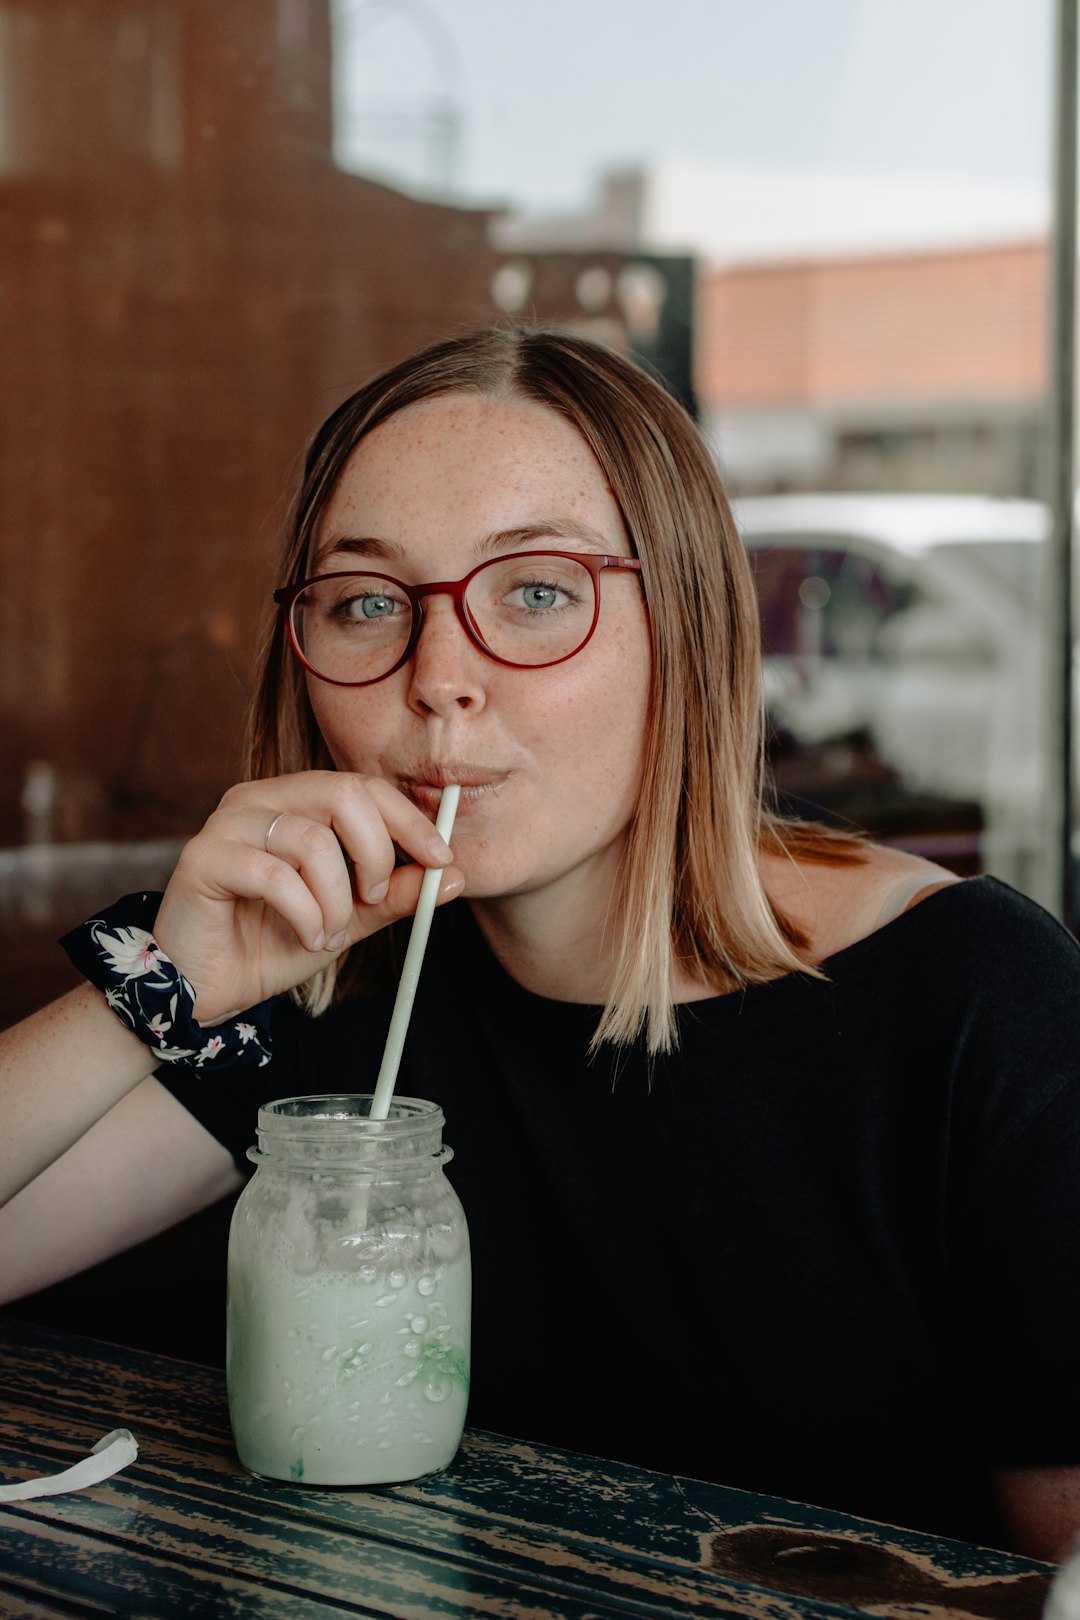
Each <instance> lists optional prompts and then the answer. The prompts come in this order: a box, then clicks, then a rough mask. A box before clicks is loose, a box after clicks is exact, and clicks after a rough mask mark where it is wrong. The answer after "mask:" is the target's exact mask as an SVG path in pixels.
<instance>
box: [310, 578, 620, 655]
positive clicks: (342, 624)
mask: <svg viewBox="0 0 1080 1620" xmlns="http://www.w3.org/2000/svg"><path fill="white" fill-rule="evenodd" d="M414 611H415V610H414V608H413V605H412V603H411V602H410V601H409V598H408V597H407V596H406V595H405V593H404V591H402V589H401V587H400V585H397V584H396V583H395V582H394V581H393V580H390V579H386V578H384V577H382V576H381V575H379V574H345V575H342V576H341V577H340V578H326V579H318V580H314V581H313V582H312V583H311V584H310V585H308V586H306V587H305V589H304V590H303V591H302V592H301V593H300V595H299V596H298V597H297V598H296V601H295V603H294V605H293V629H294V633H295V635H296V640H297V644H298V646H299V647H300V650H301V652H302V653H303V655H304V658H305V659H306V660H307V662H308V664H309V665H310V666H311V668H312V669H313V670H315V671H316V673H317V674H319V675H323V676H325V677H326V678H327V679H328V680H332V681H341V682H345V683H348V682H353V681H355V682H358V683H359V682H362V681H371V680H377V679H378V678H379V676H380V675H384V674H386V673H387V672H388V671H389V670H391V669H392V668H393V667H394V665H395V664H396V663H397V661H398V659H399V658H400V657H401V655H402V653H403V652H404V650H405V647H406V644H407V643H408V640H409V636H410V634H411V633H412V629H413V617H414ZM465 611H466V614H467V616H468V617H469V618H470V619H471V621H472V624H473V626H474V628H475V630H476V633H477V634H478V636H479V637H480V639H481V640H482V641H483V643H484V644H485V645H486V647H487V648H488V649H489V651H491V652H492V653H494V654H495V656H496V657H497V658H503V659H505V660H506V661H507V662H508V663H511V664H519V665H522V666H525V667H528V666H530V665H541V664H551V663H555V662H556V661H557V660H559V659H560V658H568V657H569V656H570V655H571V654H572V653H575V652H577V650H578V649H579V647H583V646H584V644H585V642H586V641H587V640H588V639H589V632H590V630H591V629H592V625H593V620H594V617H595V611H596V587H595V584H594V581H593V575H592V574H591V573H590V571H589V569H588V568H586V567H584V566H583V564H581V563H578V562H575V561H574V559H573V558H570V557H554V556H547V555H543V556H532V557H505V558H499V559H497V560H496V561H494V562H492V563H488V564H486V565H485V566H484V567H483V568H481V569H479V570H478V572H477V573H475V574H474V575H473V577H472V579H470V581H469V583H468V585H467V587H466V589H465Z"/></svg>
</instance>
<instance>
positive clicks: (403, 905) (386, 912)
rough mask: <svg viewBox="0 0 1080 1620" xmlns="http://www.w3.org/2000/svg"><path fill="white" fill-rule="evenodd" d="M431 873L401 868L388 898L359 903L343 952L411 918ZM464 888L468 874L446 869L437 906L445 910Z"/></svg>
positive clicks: (424, 870) (421, 868)
mask: <svg viewBox="0 0 1080 1620" xmlns="http://www.w3.org/2000/svg"><path fill="white" fill-rule="evenodd" d="M427 870H428V869H427V868H426V867H423V866H415V865H411V864H410V865H409V866H399V867H397V868H396V869H395V871H394V874H393V876H392V877H391V879H390V887H389V888H388V890H387V891H386V895H385V896H384V898H383V899H382V900H380V901H379V902H378V904H377V905H373V906H372V905H367V904H366V903H365V902H364V901H362V900H360V901H357V903H356V905H355V906H354V907H353V920H352V923H351V925H350V927H349V930H348V938H347V940H346V942H345V944H344V945H343V946H342V949H343V950H347V949H348V947H349V945H355V944H356V943H357V942H358V941H359V940H361V939H367V938H369V937H370V935H372V934H377V933H378V932H379V930H380V929H381V928H386V927H388V926H389V924H390V923H393V922H399V921H400V920H401V918H402V917H411V916H412V915H413V914H414V912H415V911H416V907H417V904H418V903H419V900H420V886H421V884H422V883H423V881H424V875H425V873H426V871H427ZM464 887H465V874H464V873H463V872H462V870H461V868H460V867H458V866H446V867H443V869H442V873H441V881H440V883H439V893H438V897H437V899H436V901H435V904H436V905H438V906H441V905H444V904H445V903H446V901H447V900H453V899H455V898H456V897H457V896H458V895H459V894H460V893H461V892H462V890H463V889H464Z"/></svg>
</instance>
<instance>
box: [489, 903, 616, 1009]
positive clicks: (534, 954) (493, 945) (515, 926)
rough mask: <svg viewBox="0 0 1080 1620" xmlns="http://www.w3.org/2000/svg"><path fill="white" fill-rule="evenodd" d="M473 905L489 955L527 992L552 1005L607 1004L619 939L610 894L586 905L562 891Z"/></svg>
mask: <svg viewBox="0 0 1080 1620" xmlns="http://www.w3.org/2000/svg"><path fill="white" fill-rule="evenodd" d="M469 904H470V906H471V908H472V912H473V915H474V917H475V918H476V922H477V926H478V927H479V929H480V932H481V933H482V934H483V936H484V939H485V940H486V941H487V944H488V947H489V949H490V950H491V951H492V952H493V953H494V955H495V956H496V957H497V958H498V960H499V962H500V963H501V964H502V966H503V967H504V968H505V969H506V971H507V973H509V974H510V976H511V978H513V979H516V980H517V982H518V984H520V985H521V986H522V987H523V988H524V989H526V990H531V991H532V992H533V994H534V995H538V996H547V997H548V998H549V999H551V1000H552V1001H574V1002H583V1003H589V1004H596V1005H599V1004H600V1003H602V1002H605V1001H606V1000H607V998H608V995H609V993H610V990H611V984H612V978H613V975H614V968H615V958H616V955H617V952H618V946H619V942H620V939H621V926H620V923H619V921H618V919H617V917H616V916H615V914H614V911H615V905H614V900H613V898H612V896H611V894H610V893H609V895H608V896H607V897H606V898H605V900H604V902H603V903H601V904H600V905H587V904H583V903H582V902H581V898H580V896H574V895H572V894H571V893H566V892H563V890H562V886H561V885H558V886H554V887H546V888H545V889H543V890H542V891H538V892H536V893H534V894H522V895H512V896H502V897H500V898H499V899H494V900H470V902H469Z"/></svg>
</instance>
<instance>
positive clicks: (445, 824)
mask: <svg viewBox="0 0 1080 1620" xmlns="http://www.w3.org/2000/svg"><path fill="white" fill-rule="evenodd" d="M460 797H461V788H460V787H459V786H458V785H457V783H456V782H450V783H448V784H447V786H446V787H444V788H443V792H442V798H441V799H440V800H439V813H438V815H437V816H436V818H435V831H436V832H437V833H438V835H439V837H440V838H441V839H442V840H443V842H444V843H447V844H448V843H449V842H450V834H451V832H452V830H453V826H454V817H455V816H456V815H457V807H458V800H459V799H460ZM441 882H442V868H441V867H438V866H429V867H428V869H427V871H426V872H425V873H424V881H423V882H422V883H421V885H420V899H419V900H418V901H417V904H416V914H415V916H414V917H413V925H412V931H411V932H410V934H409V945H408V949H407V950H406V952H405V965H404V967H403V968H402V970H401V982H400V983H399V985H398V992H397V996H396V998H395V1000H394V1011H393V1014H392V1016H391V1019H390V1032H389V1034H388V1035H387V1037H386V1048H385V1050H384V1052H383V1060H382V1066H381V1068H380V1069H379V1078H378V1080H377V1081H376V1082H375V1095H374V1097H373V1098H372V1099H371V1113H370V1114H369V1116H368V1117H369V1119H385V1118H386V1116H387V1114H389V1112H390V1101H391V1098H392V1097H393V1095H394V1084H395V1082H396V1080H397V1072H398V1065H399V1064H400V1062H401V1053H402V1049H403V1047H404V1045H405V1033H406V1031H407V1029H408V1027H409V1016H410V1014H411V1012H412V1004H413V997H414V996H415V995H416V985H417V981H418V980H419V978H420V964H421V963H422V962H423V960H424V951H425V949H426V947H427V940H428V933H429V932H430V929H431V919H432V916H433V914H434V911H435V901H436V899H437V898H438V894H439V884H440V883H441Z"/></svg>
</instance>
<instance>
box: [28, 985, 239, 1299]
mask: <svg viewBox="0 0 1080 1620" xmlns="http://www.w3.org/2000/svg"><path fill="white" fill-rule="evenodd" d="M109 1016H110V1017H111V1016H112V1015H111V1014H110V1015H109ZM242 1182H243V1177H242V1175H241V1173H240V1171H239V1169H238V1168H237V1166H236V1165H235V1164H234V1162H233V1159H232V1155H231V1154H230V1153H229V1152H228V1150H227V1149H226V1148H223V1147H222V1145H221V1143H220V1142H217V1141H215V1139H214V1138H213V1137H212V1136H211V1135H210V1134H209V1132H208V1131H206V1130H205V1129H204V1128H203V1126H201V1125H200V1124H199V1123H198V1121H197V1120H195V1119H193V1118H192V1116H191V1115H190V1114H189V1113H188V1111H187V1109H186V1108H184V1107H183V1106H182V1104H180V1103H178V1102H177V1101H176V1099H175V1098H174V1097H173V1096H171V1095H170V1094H169V1092H167V1091H166V1090H165V1088H164V1086H162V1085H159V1083H158V1082H157V1081H156V1080H155V1079H153V1078H150V1079H148V1080H143V1081H142V1082H141V1083H139V1084H138V1085H136V1087H135V1089H134V1090H133V1091H130V1092H129V1093H128V1094H127V1096H125V1097H123V1098H122V1099H121V1100H120V1101H119V1102H118V1103H116V1105H115V1106H114V1107H113V1108H111V1109H110V1110H109V1112H108V1113H107V1114H106V1115H105V1116H104V1118H103V1119H99V1120H98V1121H97V1122H96V1123H95V1124H93V1125H91V1127H90V1129H89V1130H88V1131H87V1132H86V1134H85V1135H84V1136H82V1137H81V1138H80V1139H79V1141H77V1142H76V1143H75V1145H74V1146H73V1147H70V1148H68V1150H67V1151H66V1152H65V1153H63V1154H62V1155H61V1156H60V1158H58V1159H57V1160H56V1161H55V1162H54V1163H52V1164H50V1165H49V1167H48V1168H47V1169H46V1170H43V1171H42V1173H41V1174H40V1175H39V1176H37V1177H36V1178H35V1179H34V1180H33V1181H32V1182H31V1183H30V1184H29V1186H27V1187H25V1188H24V1189H23V1190H22V1191H21V1192H19V1193H17V1194H16V1195H15V1197H14V1198H12V1199H11V1201H10V1203H8V1204H7V1206H6V1207H5V1208H4V1209H3V1210H0V1303H7V1302H8V1301H9V1300H13V1299H21V1298H22V1297H23V1296H24V1295H26V1294H32V1293H36V1292H37V1290H38V1289H39V1288H48V1287H50V1286H51V1285H52V1284H53V1283H55V1282H61V1281H62V1280H63V1279H64V1278H65V1277H70V1276H73V1275H74V1274H75V1273H76V1272H77V1271H84V1270H85V1269H86V1268H87V1267H88V1266H92V1265H96V1264H97V1263H98V1261H100V1260H107V1259H109V1258H110V1257H111V1256H112V1255H114V1254H119V1253H120V1252H121V1251H122V1250H124V1249H129V1248H131V1247H132V1246H133V1245H134V1244H136V1243H141V1242H143V1241H144V1239H146V1238H150V1237H154V1236H155V1235H156V1234H157V1233H158V1232H163V1231H165V1230H166V1228H168V1227H170V1226H174V1225H175V1224H176V1223H177V1221H182V1220H184V1219H185V1218H186V1217H187V1216H188V1215H194V1214H195V1213H196V1212H197V1211H198V1210H200V1209H205V1208H207V1207H208V1206H209V1205H210V1204H213V1203H216V1202H217V1200H218V1199H219V1198H223V1197H224V1196H225V1195H226V1194H227V1193H230V1192H234V1191H236V1190H237V1189H238V1188H239V1187H240V1186H241V1185H242Z"/></svg>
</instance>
